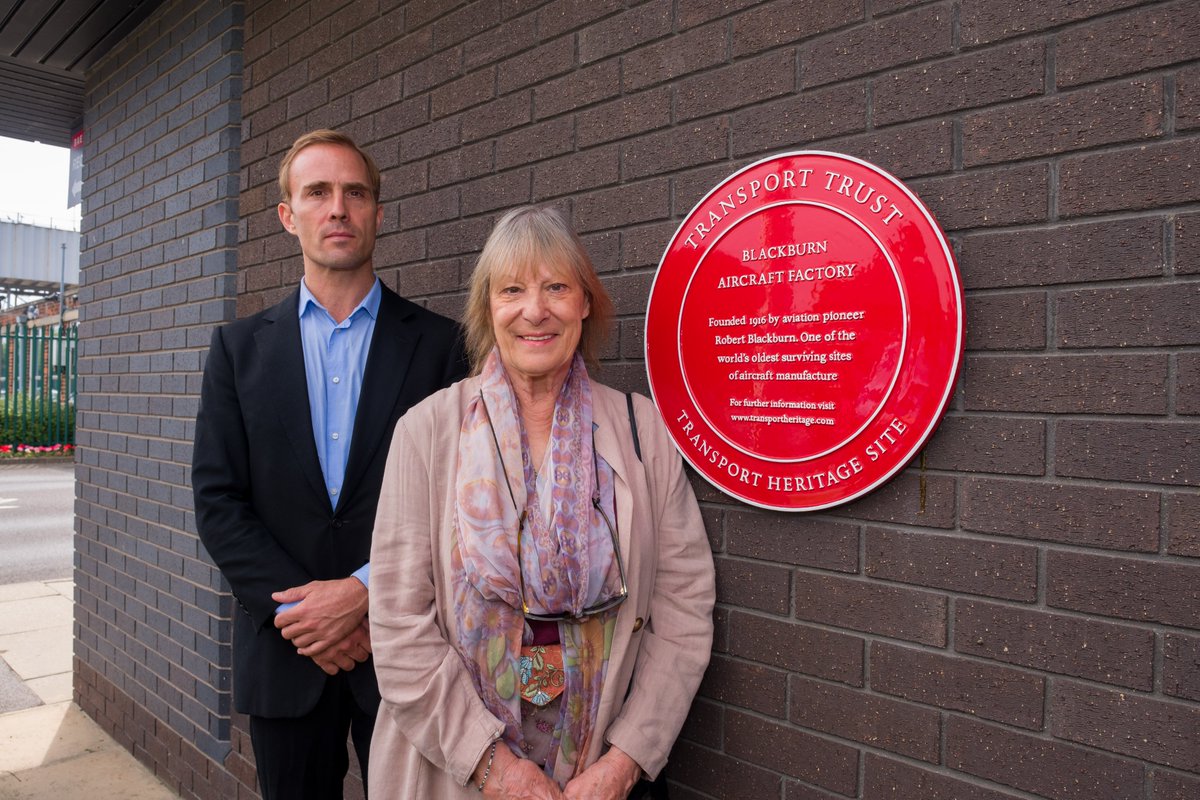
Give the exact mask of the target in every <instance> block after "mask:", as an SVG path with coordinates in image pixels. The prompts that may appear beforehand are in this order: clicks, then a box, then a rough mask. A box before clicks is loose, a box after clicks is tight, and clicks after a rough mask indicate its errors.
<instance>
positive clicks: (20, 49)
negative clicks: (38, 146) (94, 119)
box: [0, 0, 162, 147]
mask: <svg viewBox="0 0 1200 800" xmlns="http://www.w3.org/2000/svg"><path fill="white" fill-rule="evenodd" d="M161 4H162V0H0V136H9V137H12V138H14V139H24V140H27V141H41V142H45V143H47V144H54V145H60V146H64V147H65V146H67V145H69V144H70V142H71V133H72V128H73V127H74V126H75V125H77V124H78V123H79V122H81V121H82V119H83V86H84V77H85V75H86V72H87V70H88V69H89V68H90V67H91V66H92V65H93V64H95V63H96V61H97V60H99V59H100V57H101V56H103V55H104V54H105V53H107V52H108V51H109V50H110V49H111V48H112V47H113V45H115V44H116V43H117V42H119V41H121V39H122V38H123V37H124V36H125V35H126V34H128V33H129V32H130V31H132V30H133V29H134V28H135V27H137V25H138V24H139V23H140V22H142V21H143V20H144V19H146V17H148V16H149V15H150V13H151V12H153V11H154V9H156V8H157V7H158V6H159V5H161Z"/></svg>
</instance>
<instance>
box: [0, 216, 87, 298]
mask: <svg viewBox="0 0 1200 800" xmlns="http://www.w3.org/2000/svg"><path fill="white" fill-rule="evenodd" d="M60 281H61V282H62V283H65V284H67V285H68V286H74V285H76V284H78V283H79V233H78V231H62V230H57V229H54V228H42V227H39V226H36V225H25V224H22V223H13V222H2V221H0V292H11V293H13V294H17V295H48V294H54V293H56V292H58V287H59V283H60Z"/></svg>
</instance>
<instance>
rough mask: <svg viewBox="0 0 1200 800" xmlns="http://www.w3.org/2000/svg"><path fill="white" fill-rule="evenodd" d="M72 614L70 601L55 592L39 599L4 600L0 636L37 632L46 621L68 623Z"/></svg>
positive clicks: (0, 610) (0, 607)
mask: <svg viewBox="0 0 1200 800" xmlns="http://www.w3.org/2000/svg"><path fill="white" fill-rule="evenodd" d="M73 613H74V611H73V609H72V606H71V600H70V599H69V598H66V597H63V596H62V594H60V593H59V592H55V591H51V592H50V593H49V594H46V595H43V596H41V597H29V598H25V599H20V600H6V601H4V602H2V603H0V636H3V635H7V634H10V633H22V632H24V631H33V630H37V629H39V628H43V627H45V626H46V624H47V621H58V620H62V621H65V622H70V621H71V616H72V614H73Z"/></svg>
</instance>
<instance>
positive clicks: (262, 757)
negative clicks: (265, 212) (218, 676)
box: [192, 131, 466, 800]
mask: <svg viewBox="0 0 1200 800" xmlns="http://www.w3.org/2000/svg"><path fill="white" fill-rule="evenodd" d="M279 185H280V194H281V196H282V201H281V202H280V203H279V219H280V221H281V222H282V223H283V226H284V228H285V229H287V230H288V232H290V233H292V234H293V235H295V236H296V237H297V238H298V239H299V241H300V248H301V251H302V253H303V257H304V278H303V281H302V282H301V286H300V287H299V288H298V289H297V291H295V292H293V293H292V294H291V295H290V296H289V297H288V298H287V299H285V300H284V301H283V302H281V303H280V304H279V305H277V306H275V307H273V308H269V309H267V310H265V311H262V312H260V313H258V314H255V315H254V316H252V317H248V318H246V319H243V320H239V321H237V322H233V323H231V324H229V325H226V326H224V327H222V328H218V329H217V330H216V331H214V332H213V337H212V344H211V347H210V349H209V354H208V361H207V363H206V365H205V370H204V383H203V388H202V390H201V395H200V411H199V414H198V415H197V418H196V441H195V448H194V456H193V462H192V487H193V492H194V495H195V506H196V526H197V528H198V530H199V533H200V539H201V541H203V543H204V546H205V547H206V548H207V549H208V552H209V553H210V554H211V556H212V558H213V561H214V562H215V563H216V564H217V566H218V567H220V569H221V572H222V573H223V574H224V576H225V578H226V580H228V582H229V585H230V587H231V588H232V590H233V595H234V597H235V598H236V599H237V602H238V605H239V607H240V608H239V610H237V611H235V612H234V615H235V620H234V639H233V651H234V664H233V670H234V703H235V707H236V708H237V710H238V711H239V712H241V713H245V714H248V715H250V735H251V740H252V742H253V745H254V755H255V760H256V762H257V765H258V777H259V786H260V790H261V792H262V795H263V798H264V800H295V798H314V800H325V799H326V798H340V797H341V796H342V782H343V779H344V777H345V774H346V770H347V768H348V766H349V758H348V756H347V752H346V737H347V732H348V731H349V733H350V735H351V738H352V739H353V742H354V748H355V751H356V753H357V755H358V759H359V762H360V765H361V767H362V774H363V776H364V780H365V776H366V775H367V755H368V751H369V749H370V736H371V730H372V729H373V727H374V724H375V713H376V709H377V707H378V704H379V689H378V686H377V685H376V682H375V672H374V666H373V664H372V663H371V658H370V653H371V642H370V632H369V628H368V626H367V621H366V613H367V591H368V586H369V585H370V575H369V570H370V565H369V564H368V563H367V562H368V559H369V558H370V550H371V531H372V528H373V526H374V523H375V508H376V504H377V502H378V499H379V489H380V485H381V483H382V481H383V467H384V461H385V459H386V456H387V452H388V445H389V443H390V439H391V435H392V430H393V428H394V426H395V424H396V420H397V419H398V418H399V417H400V415H401V414H403V413H404V411H406V410H407V409H408V408H409V407H410V406H412V405H413V404H415V403H417V402H418V401H420V400H421V399H423V398H424V397H425V396H426V395H428V394H430V393H431V392H433V391H436V390H437V389H439V388H441V387H443V386H446V385H448V384H449V383H451V382H453V381H454V380H456V379H457V378H459V377H461V376H462V375H463V374H464V373H465V369H466V367H465V360H464V358H463V354H462V344H461V338H460V335H459V330H458V327H457V326H456V325H455V324H454V323H453V322H451V321H450V320H448V319H446V318H444V317H441V316H439V315H437V314H434V313H432V312H430V311H427V310H425V309H423V308H421V307H419V306H417V305H415V304H413V303H411V302H409V301H408V300H405V299H404V298H402V297H400V296H399V295H397V294H395V293H394V292H392V291H390V290H389V289H387V288H386V287H385V286H383V285H382V282H380V281H379V280H378V278H377V277H376V276H375V271H374V263H373V253H374V247H375V234H376V230H377V229H378V227H379V225H380V224H381V223H382V221H383V209H382V207H381V206H380V205H379V187H380V178H379V170H378V168H377V167H376V166H375V164H374V162H373V161H372V160H371V158H370V156H369V155H367V154H366V153H365V152H364V151H362V150H361V149H360V148H359V147H358V146H357V145H355V144H354V142H353V141H352V140H350V139H349V138H348V137H346V136H345V135H343V134H340V133H337V132H335V131H314V132H312V133H309V134H305V135H304V136H301V137H300V138H299V139H297V140H296V143H295V144H294V145H293V146H292V149H291V150H290V151H289V152H288V154H287V155H286V156H285V157H284V159H283V162H282V163H281V165H280V171H279Z"/></svg>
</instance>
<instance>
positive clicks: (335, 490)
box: [329, 486, 338, 494]
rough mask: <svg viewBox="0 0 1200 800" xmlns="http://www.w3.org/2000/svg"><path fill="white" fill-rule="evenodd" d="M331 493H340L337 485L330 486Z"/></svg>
mask: <svg viewBox="0 0 1200 800" xmlns="http://www.w3.org/2000/svg"><path fill="white" fill-rule="evenodd" d="M329 493H330V494H337V493H338V490H337V487H336V486H330V487H329Z"/></svg>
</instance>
